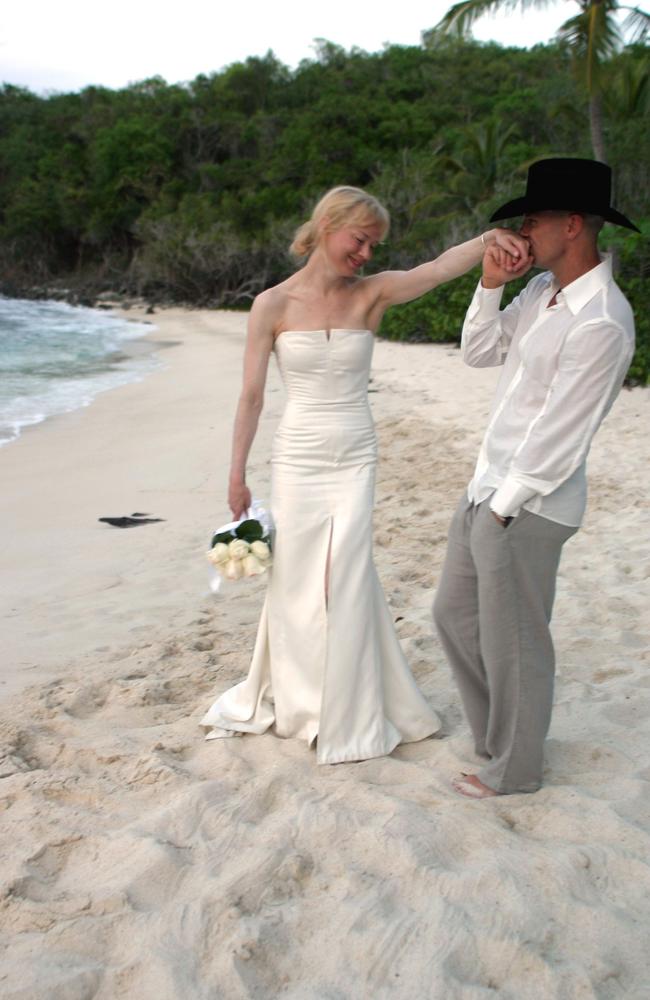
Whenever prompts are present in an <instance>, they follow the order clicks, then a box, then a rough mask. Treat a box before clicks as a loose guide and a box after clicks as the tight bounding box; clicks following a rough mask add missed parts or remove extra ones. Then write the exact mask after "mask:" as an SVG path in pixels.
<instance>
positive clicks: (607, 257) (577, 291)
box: [560, 253, 612, 316]
mask: <svg viewBox="0 0 650 1000" xmlns="http://www.w3.org/2000/svg"><path fill="white" fill-rule="evenodd" d="M611 280H612V256H611V254H608V253H601V254H600V264H596V266H595V267H592V268H591V270H590V271H587V272H586V274H581V275H580V277H579V278H576V279H575V281H572V282H571V284H570V285H565V286H564V288H563V289H562V292H561V293H560V294H561V295H562V297H563V299H564V301H565V302H566V304H567V306H568V307H569V309H570V310H571V312H572V313H573V315H574V316H576V315H577V314H578V313H579V312H580V310H581V309H583V308H584V306H586V305H587V303H588V302H589V301H590V300H591V299H593V297H594V295H596V293H597V292H600V291H601V290H602V289H603V288H605V286H606V285H608V284H609V282H610V281H611Z"/></svg>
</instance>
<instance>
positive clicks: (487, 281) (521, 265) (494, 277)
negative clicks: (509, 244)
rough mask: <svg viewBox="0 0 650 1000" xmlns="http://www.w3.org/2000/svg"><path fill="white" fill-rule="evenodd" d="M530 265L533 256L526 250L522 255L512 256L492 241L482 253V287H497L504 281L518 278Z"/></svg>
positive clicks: (531, 264)
mask: <svg viewBox="0 0 650 1000" xmlns="http://www.w3.org/2000/svg"><path fill="white" fill-rule="evenodd" d="M532 266H533V258H532V257H531V256H530V254H529V253H528V251H526V255H525V256H524V257H513V256H512V255H511V254H510V253H508V251H507V250H503V249H502V248H501V247H499V246H497V244H496V243H493V244H492V245H491V246H489V247H488V248H487V250H486V251H485V254H484V255H483V278H482V284H483V287H484V288H498V287H499V286H500V285H504V284H505V283H506V281H512V279H513V278H520V277H521V276H522V275H523V274H526V272H527V271H529V270H530V268H531V267H532Z"/></svg>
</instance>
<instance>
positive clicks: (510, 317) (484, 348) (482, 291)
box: [461, 247, 532, 368]
mask: <svg viewBox="0 0 650 1000" xmlns="http://www.w3.org/2000/svg"><path fill="white" fill-rule="evenodd" d="M531 266H532V258H531V257H528V258H527V259H525V260H522V261H521V264H520V266H519V267H518V268H517V271H516V272H513V271H512V269H511V268H509V269H506V268H505V267H504V262H503V257H502V255H501V253H500V251H499V248H498V247H489V248H488V249H487V251H486V252H485V254H484V256H483V275H482V278H481V281H480V282H479V285H478V287H477V289H476V291H475V293H474V298H473V299H472V301H471V303H470V306H469V309H468V310H467V314H466V316H465V322H464V324H463V334H462V340H461V351H462V354H463V361H464V362H465V364H467V365H470V366H471V367H472V368H491V367H494V366H495V365H502V364H503V361H504V358H505V356H506V354H507V353H508V347H509V346H510V341H511V340H512V337H513V334H514V332H515V330H516V328H517V322H518V320H519V314H520V311H521V306H522V302H523V300H524V296H525V293H526V289H524V291H523V292H522V293H521V295H518V296H517V298H516V299H514V300H513V301H512V302H511V303H510V305H508V306H507V307H506V308H505V309H504V310H500V309H499V306H500V305H501V297H502V295H503V287H504V285H505V283H506V281H511V280H512V279H513V278H519V277H521V276H522V275H524V274H526V273H527V272H528V271H529V270H530V268H531Z"/></svg>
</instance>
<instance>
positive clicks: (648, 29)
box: [619, 5, 650, 42]
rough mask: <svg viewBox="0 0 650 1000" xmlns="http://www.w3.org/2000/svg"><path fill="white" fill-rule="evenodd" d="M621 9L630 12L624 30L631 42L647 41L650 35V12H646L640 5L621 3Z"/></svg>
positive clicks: (624, 22) (623, 26)
mask: <svg viewBox="0 0 650 1000" xmlns="http://www.w3.org/2000/svg"><path fill="white" fill-rule="evenodd" d="M619 10H627V11H628V14H627V17H626V18H625V20H624V21H623V24H622V26H621V27H622V31H623V34H624V35H625V37H626V38H629V40H630V41H631V42H645V40H646V38H647V37H648V35H650V14H646V12H645V11H644V10H641V8H640V7H625V6H623V5H621V6H620V7H619Z"/></svg>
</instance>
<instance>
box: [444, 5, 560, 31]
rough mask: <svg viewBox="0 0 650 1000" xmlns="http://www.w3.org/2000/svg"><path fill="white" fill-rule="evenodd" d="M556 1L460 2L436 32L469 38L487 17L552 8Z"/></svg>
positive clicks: (449, 11)
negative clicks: (498, 13) (516, 11)
mask: <svg viewBox="0 0 650 1000" xmlns="http://www.w3.org/2000/svg"><path fill="white" fill-rule="evenodd" d="M554 3H555V0H460V2H459V3H455V4H454V5H453V7H450V8H449V10H448V11H447V13H446V14H445V16H444V17H443V18H441V19H440V21H439V22H438V23H437V24H436V26H435V28H434V29H433V30H434V32H440V33H441V34H443V35H444V34H450V35H451V34H453V35H460V36H461V37H464V36H467V35H468V34H469V33H470V30H471V28H472V25H474V24H475V23H476V22H477V21H478V20H480V18H482V17H485V16H486V15H490V14H496V13H497V12H500V11H505V12H506V13H509V12H511V11H514V10H517V9H519V10H520V11H522V12H524V11H526V10H529V9H530V8H531V7H536V8H537V9H538V10H540V9H544V8H545V7H550V6H551V5H552V4H554Z"/></svg>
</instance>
